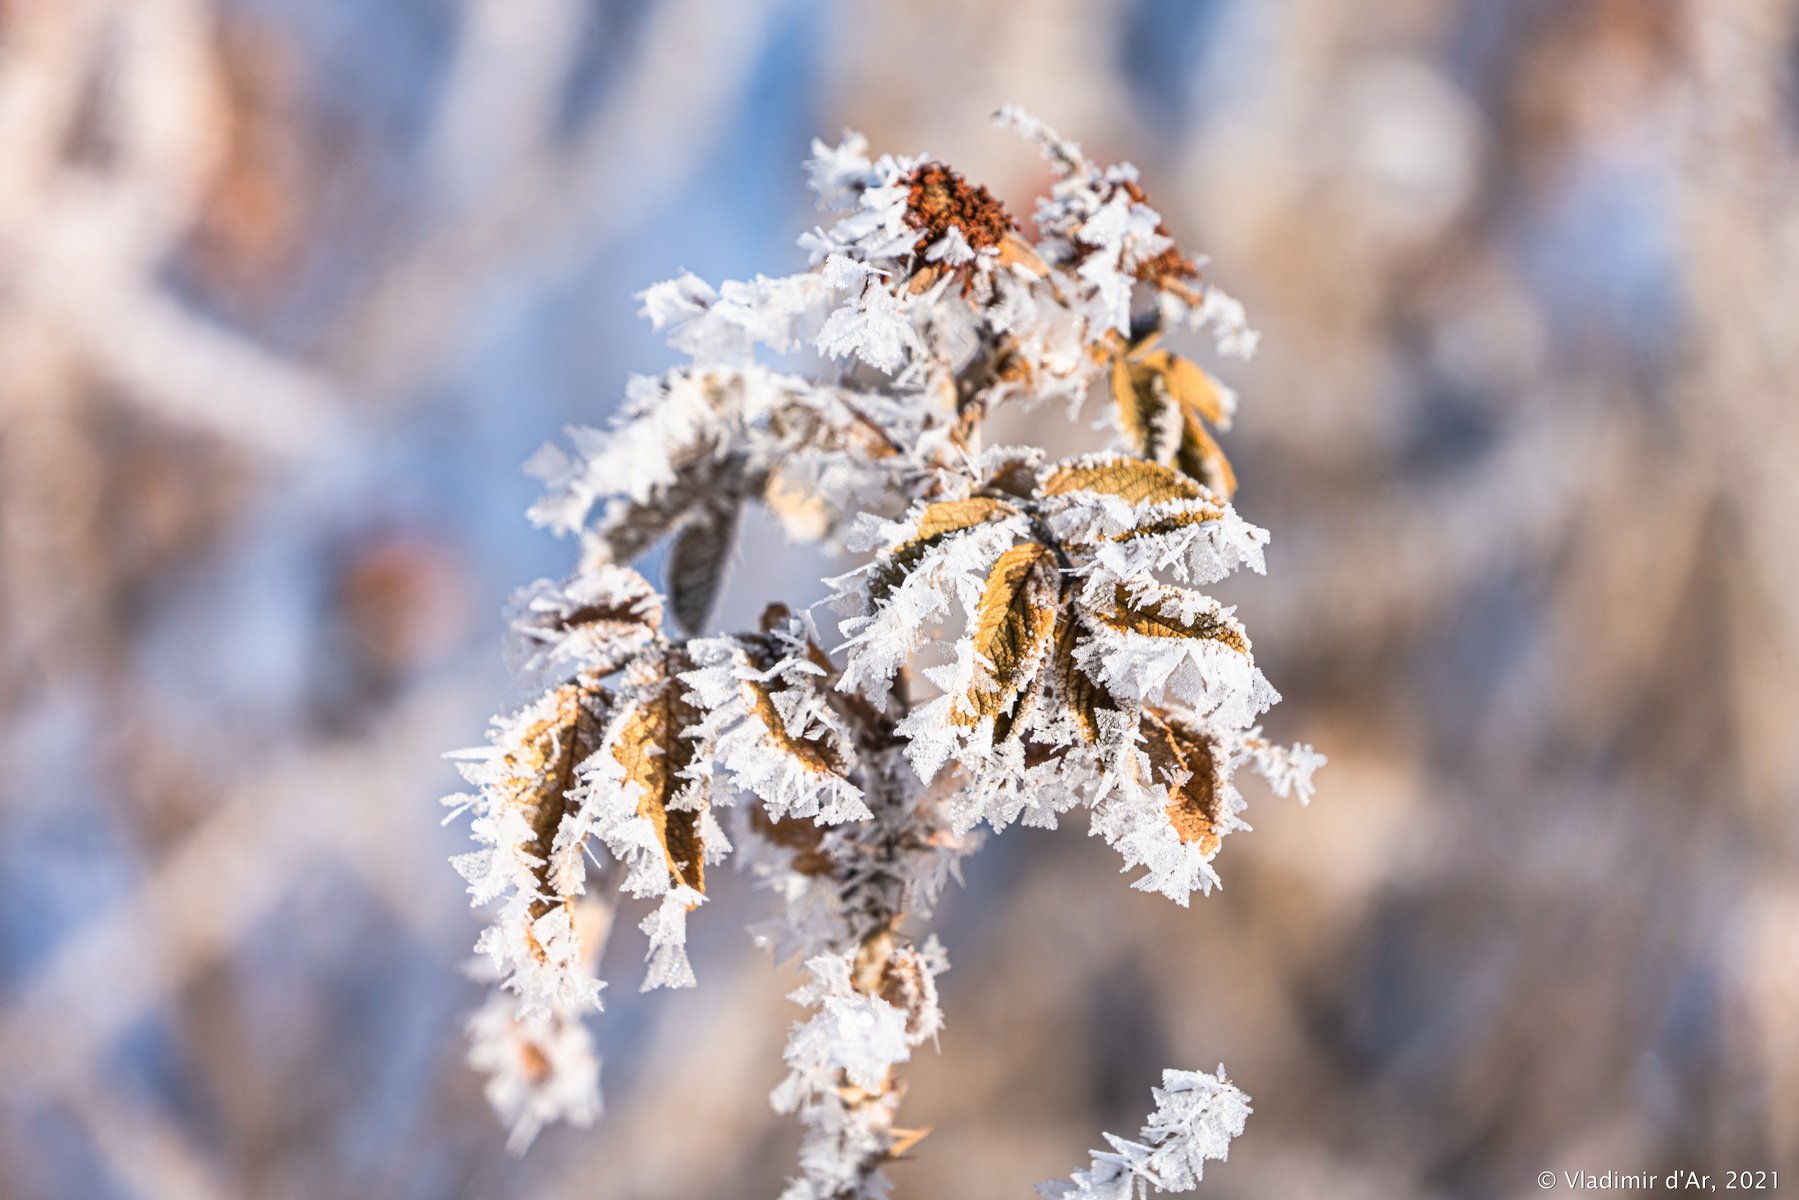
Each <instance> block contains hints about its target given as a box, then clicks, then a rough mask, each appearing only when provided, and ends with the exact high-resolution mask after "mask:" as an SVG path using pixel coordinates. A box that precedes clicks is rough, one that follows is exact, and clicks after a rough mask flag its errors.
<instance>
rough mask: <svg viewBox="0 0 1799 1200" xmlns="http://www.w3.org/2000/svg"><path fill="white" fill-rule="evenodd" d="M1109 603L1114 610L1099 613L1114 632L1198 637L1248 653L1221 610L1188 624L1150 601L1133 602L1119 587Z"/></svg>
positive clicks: (1240, 635)
mask: <svg viewBox="0 0 1799 1200" xmlns="http://www.w3.org/2000/svg"><path fill="white" fill-rule="evenodd" d="M1113 603H1114V604H1115V605H1116V608H1117V611H1115V612H1110V613H1102V614H1101V615H1100V619H1101V620H1103V621H1104V622H1105V623H1106V624H1108V625H1110V626H1111V627H1112V628H1114V629H1119V630H1125V631H1128V632H1130V633H1141V634H1144V635H1145V636H1147V637H1166V638H1200V639H1204V640H1206V641H1212V642H1218V643H1220V644H1222V645H1225V646H1229V647H1230V648H1231V649H1232V650H1235V651H1237V652H1238V653H1239V654H1248V653H1249V639H1248V638H1247V637H1245V636H1244V634H1243V627H1242V626H1241V625H1238V624H1237V622H1236V621H1234V620H1232V619H1231V618H1230V617H1228V616H1226V615H1225V614H1224V613H1223V612H1222V611H1221V610H1218V609H1213V610H1212V611H1210V612H1206V613H1201V614H1200V615H1199V616H1198V617H1196V618H1194V619H1193V620H1192V621H1184V620H1182V619H1181V618H1179V617H1171V616H1169V615H1168V614H1166V613H1164V612H1163V611H1161V607H1160V606H1159V605H1157V604H1155V603H1154V602H1153V601H1151V602H1137V601H1133V600H1132V599H1131V595H1130V593H1129V592H1128V591H1126V590H1125V588H1123V587H1122V586H1121V587H1119V589H1118V591H1117V594H1116V597H1115V599H1114V601H1113Z"/></svg>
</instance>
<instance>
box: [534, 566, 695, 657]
mask: <svg viewBox="0 0 1799 1200" xmlns="http://www.w3.org/2000/svg"><path fill="white" fill-rule="evenodd" d="M507 616H508V618H509V621H508V636H507V645H506V652H507V653H506V656H507V661H508V662H509V664H510V665H511V666H512V668H513V670H515V671H517V672H519V673H520V674H521V675H523V676H527V677H531V678H537V679H550V678H552V677H561V676H566V675H568V674H572V673H578V672H583V671H591V672H594V673H596V674H599V675H609V674H611V673H612V672H613V671H616V670H617V669H618V668H620V667H622V666H624V665H625V664H626V663H628V662H629V661H631V659H633V658H635V657H636V656H637V655H639V654H641V653H642V652H643V651H644V650H646V649H648V648H649V646H650V645H651V644H652V643H653V642H654V640H655V636H656V630H657V628H658V627H659V626H660V625H661V624H662V599H661V597H660V596H658V595H657V594H656V590H655V589H654V588H652V587H651V586H650V584H649V581H648V580H646V579H645V578H644V577H643V576H641V575H639V574H638V573H637V572H636V571H633V570H631V569H630V568H629V567H620V566H614V565H613V564H611V563H602V564H600V565H598V566H596V567H594V568H593V569H591V570H587V571H582V572H580V573H579V574H577V575H575V576H574V577H573V578H571V579H567V580H564V581H562V582H560V583H557V582H554V581H552V580H548V579H539V580H537V581H536V582H535V583H532V584H530V585H529V586H528V587H525V588H523V589H521V590H520V591H519V592H518V593H517V594H516V595H514V596H513V598H512V603H511V605H510V607H509V611H508V613H507Z"/></svg>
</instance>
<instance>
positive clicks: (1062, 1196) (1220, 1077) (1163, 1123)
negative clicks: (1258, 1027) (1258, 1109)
mask: <svg viewBox="0 0 1799 1200" xmlns="http://www.w3.org/2000/svg"><path fill="white" fill-rule="evenodd" d="M1151 1092H1152V1093H1153V1094H1154V1096H1155V1100H1156V1108H1155V1111H1154V1112H1152V1113H1150V1114H1149V1119H1148V1120H1147V1121H1146V1122H1144V1125H1143V1128H1142V1129H1141V1130H1139V1131H1138V1133H1137V1137H1136V1140H1134V1141H1131V1140H1127V1139H1125V1138H1121V1137H1118V1136H1117V1135H1115V1134H1110V1133H1108V1134H1106V1135H1105V1136H1106V1141H1107V1143H1109V1144H1110V1145H1111V1147H1112V1148H1111V1150H1109V1151H1108V1150H1095V1151H1094V1152H1093V1161H1092V1162H1091V1163H1090V1164H1089V1165H1088V1166H1086V1167H1083V1168H1081V1169H1080V1170H1078V1171H1076V1172H1075V1173H1074V1175H1073V1176H1072V1177H1071V1178H1070V1179H1069V1180H1067V1181H1057V1182H1054V1183H1041V1184H1038V1185H1037V1194H1038V1195H1040V1196H1042V1197H1044V1200H1074V1198H1076V1197H1080V1198H1086V1197H1102V1198H1103V1200H1146V1198H1147V1197H1148V1196H1149V1195H1150V1193H1151V1192H1152V1191H1154V1192H1158V1193H1159V1192H1190V1191H1193V1190H1194V1189H1195V1188H1197V1187H1198V1186H1199V1182H1200V1179H1201V1177H1202V1176H1203V1175H1204V1174H1205V1164H1206V1163H1208V1162H1223V1161H1224V1160H1225V1159H1226V1158H1228V1157H1229V1155H1230V1148H1231V1142H1232V1141H1233V1140H1234V1139H1236V1138H1237V1137H1240V1136H1241V1135H1242V1133H1243V1126H1244V1125H1245V1123H1246V1122H1247V1121H1248V1120H1249V1115H1250V1112H1251V1111H1252V1110H1251V1109H1250V1107H1249V1097H1248V1096H1246V1095H1244V1094H1243V1092H1242V1091H1241V1090H1240V1089H1239V1088H1238V1087H1237V1086H1236V1085H1235V1084H1233V1083H1232V1082H1231V1081H1230V1080H1229V1079H1227V1078H1225V1074H1224V1067H1223V1066H1220V1067H1219V1068H1218V1072H1217V1074H1215V1075H1208V1074H1206V1073H1205V1072H1203V1071H1175V1070H1167V1071H1163V1072H1162V1086H1161V1087H1159V1088H1152V1089H1151Z"/></svg>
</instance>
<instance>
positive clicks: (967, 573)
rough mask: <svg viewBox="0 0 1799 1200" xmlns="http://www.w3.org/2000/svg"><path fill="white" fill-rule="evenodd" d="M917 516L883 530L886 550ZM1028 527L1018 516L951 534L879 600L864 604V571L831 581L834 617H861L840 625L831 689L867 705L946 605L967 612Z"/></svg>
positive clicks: (867, 597)
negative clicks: (837, 677)
mask: <svg viewBox="0 0 1799 1200" xmlns="http://www.w3.org/2000/svg"><path fill="white" fill-rule="evenodd" d="M923 511H924V509H923V506H919V507H918V508H917V509H916V510H915V511H914V514H913V515H912V517H911V518H909V519H908V520H907V521H903V522H894V523H892V524H891V525H890V526H888V527H887V528H886V530H885V531H884V532H885V533H886V534H888V535H891V536H890V538H889V541H890V544H896V543H899V542H903V541H904V540H906V539H907V538H909V537H910V535H911V532H912V531H913V530H915V529H916V528H917V526H918V518H919V517H920V516H922V514H923ZM1028 528H1029V525H1028V522H1026V520H1025V519H1024V518H1023V517H1022V516H1012V517H1005V518H1002V519H1000V520H998V521H990V522H988V523H986V524H984V525H977V526H974V527H972V528H970V529H967V530H963V531H959V532H957V533H954V534H951V535H950V536H948V537H946V538H944V539H943V541H941V542H939V543H937V544H936V545H934V546H932V547H930V548H929V549H928V550H926V551H925V552H924V554H923V556H922V557H920V559H919V560H918V564H917V566H916V567H914V568H913V569H912V571H911V572H910V573H909V574H908V575H907V576H906V577H905V580H904V582H902V583H901V584H900V585H899V586H898V587H896V588H894V589H893V590H892V591H891V592H890V593H889V594H888V595H887V596H886V597H885V598H884V599H880V598H871V597H870V594H869V590H868V588H869V582H870V580H871V579H872V578H873V577H874V572H873V571H872V570H868V569H865V570H864V571H862V572H858V573H856V574H853V575H846V576H842V577H840V578H838V579H834V580H831V581H830V582H831V583H833V584H835V585H837V586H838V587H839V588H840V590H839V592H838V594H837V598H836V600H835V601H834V602H835V603H837V604H838V605H839V609H840V611H842V610H844V609H848V610H849V611H856V612H860V613H861V614H862V615H859V616H853V617H850V618H849V619H848V620H845V621H844V622H843V626H842V628H843V632H844V633H845V634H846V635H848V637H847V640H846V641H845V642H844V643H843V645H842V646H840V647H839V648H838V653H841V654H843V655H845V656H846V664H845V666H844V670H843V679H842V681H841V682H840V683H839V684H838V685H837V686H838V687H839V689H841V690H843V691H855V692H860V693H861V694H863V695H865V696H868V697H870V698H871V699H872V698H874V697H875V696H877V695H879V694H881V693H882V692H883V691H884V690H885V689H886V686H887V683H888V681H889V680H891V679H892V678H893V673H894V672H895V671H897V670H899V668H900V664H902V663H904V662H905V661H906V660H907V658H908V657H910V655H911V654H912V652H913V651H914V650H916V649H917V648H918V644H919V642H921V641H922V640H923V639H924V635H925V629H926V627H927V626H929V625H932V624H934V623H936V622H938V621H940V620H942V619H943V617H944V616H945V615H946V614H947V613H948V612H949V606H950V604H951V602H952V601H954V602H957V603H959V604H960V605H961V607H962V608H963V610H964V611H973V609H974V607H975V606H976V605H977V604H978V603H979V602H980V597H981V588H982V586H983V585H984V584H985V583H986V579H987V571H988V569H989V568H991V567H992V566H993V562H994V560H995V559H997V558H998V557H999V556H1000V555H1001V554H1003V553H1005V551H1006V549H1007V547H1009V546H1011V545H1012V543H1013V542H1015V541H1017V540H1018V539H1019V538H1020V537H1021V536H1023V535H1024V533H1025V532H1026V531H1027V530H1028ZM871 605H872V606H873V607H872V611H870V606H871Z"/></svg>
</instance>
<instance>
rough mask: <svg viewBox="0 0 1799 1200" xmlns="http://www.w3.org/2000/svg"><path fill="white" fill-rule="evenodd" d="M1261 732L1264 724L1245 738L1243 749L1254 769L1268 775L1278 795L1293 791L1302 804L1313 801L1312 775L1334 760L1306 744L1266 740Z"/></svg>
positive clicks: (1270, 785) (1273, 790)
mask: <svg viewBox="0 0 1799 1200" xmlns="http://www.w3.org/2000/svg"><path fill="white" fill-rule="evenodd" d="M1261 733H1262V731H1261V729H1260V728H1256V729H1251V730H1250V731H1249V732H1248V733H1246V734H1244V736H1243V739H1242V744H1241V748H1240V751H1239V753H1240V754H1241V756H1242V757H1243V758H1245V759H1247V760H1248V763H1249V767H1250V770H1252V771H1254V772H1255V773H1256V774H1258V775H1260V776H1261V777H1262V778H1263V779H1266V780H1267V781H1268V787H1269V790H1270V791H1272V792H1273V793H1274V794H1275V795H1277V796H1280V797H1283V798H1284V797H1286V796H1289V795H1291V796H1294V797H1296V798H1297V799H1298V800H1299V802H1300V803H1301V804H1310V803H1311V802H1312V786H1313V785H1312V776H1313V775H1314V774H1315V773H1316V772H1317V770H1318V768H1320V767H1322V766H1324V765H1325V764H1326V763H1327V762H1329V761H1330V760H1329V759H1327V758H1326V757H1325V756H1324V755H1322V754H1320V753H1318V751H1316V750H1314V749H1312V748H1311V747H1310V746H1307V745H1304V744H1297V743H1296V744H1294V745H1292V746H1276V745H1273V744H1271V743H1269V742H1266V741H1264V740H1263V739H1262V737H1261Z"/></svg>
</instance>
